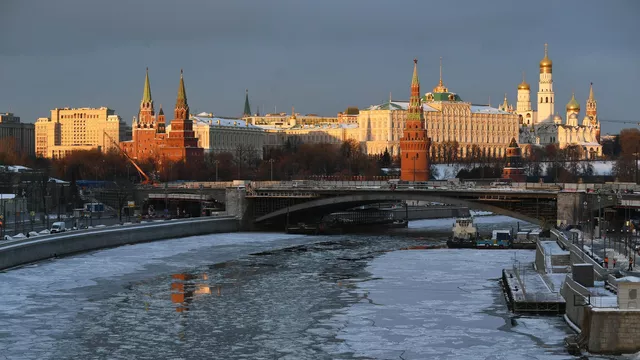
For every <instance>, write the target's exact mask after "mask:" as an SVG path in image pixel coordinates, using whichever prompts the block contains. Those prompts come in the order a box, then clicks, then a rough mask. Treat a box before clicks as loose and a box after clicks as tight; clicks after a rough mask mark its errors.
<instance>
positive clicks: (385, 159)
mask: <svg viewBox="0 0 640 360" xmlns="http://www.w3.org/2000/svg"><path fill="white" fill-rule="evenodd" d="M380 166H381V167H384V168H388V167H390V166H391V154H389V149H388V148H384V153H382V157H381V158H380Z"/></svg>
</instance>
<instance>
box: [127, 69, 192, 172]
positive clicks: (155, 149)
mask: <svg viewBox="0 0 640 360" xmlns="http://www.w3.org/2000/svg"><path fill="white" fill-rule="evenodd" d="M170 125H171V128H170V129H167V123H166V120H165V115H164V111H163V110H162V106H161V107H160V111H159V112H158V115H157V116H156V114H155V109H154V106H153V99H152V97H151V85H150V83H149V71H148V69H147V74H146V77H145V83H144V90H143V93H142V100H141V101H140V110H139V117H138V119H135V118H134V120H133V126H132V128H133V130H132V135H133V139H132V140H131V141H124V142H120V147H121V149H122V150H123V151H124V152H125V153H127V155H128V156H129V157H131V158H134V159H138V160H152V161H155V162H156V163H158V164H160V165H162V164H163V163H164V162H166V161H185V162H201V161H202V160H203V157H204V151H203V149H202V148H201V147H199V146H198V139H197V138H196V136H195V132H194V130H193V121H192V120H191V118H190V114H189V104H188V102H187V92H186V89H185V86H184V78H183V74H182V70H181V71H180V84H179V85H178V96H177V98H176V106H175V108H174V110H173V120H172V121H171V124H170Z"/></svg>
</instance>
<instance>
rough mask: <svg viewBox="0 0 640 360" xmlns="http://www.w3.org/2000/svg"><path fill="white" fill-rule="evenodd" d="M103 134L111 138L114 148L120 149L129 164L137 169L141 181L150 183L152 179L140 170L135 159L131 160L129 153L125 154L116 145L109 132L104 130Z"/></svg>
mask: <svg viewBox="0 0 640 360" xmlns="http://www.w3.org/2000/svg"><path fill="white" fill-rule="evenodd" d="M104 134H105V135H107V137H108V138H109V140H111V142H112V143H113V144H114V145H115V146H116V148H117V149H118V150H119V151H120V153H122V154H123V155H124V156H125V157H126V158H127V160H129V162H130V163H131V164H133V167H134V168H136V170H138V172H139V173H140V175H141V176H142V177H143V178H144V181H143V183H145V184H151V183H152V181H151V178H149V175H147V174H146V173H145V172H144V170H142V169H141V168H140V166H138V164H136V162H135V161H133V159H132V158H131V157H130V156H129V154H127V153H126V152H125V151H123V150H122V149H121V148H120V145H118V143H117V142H116V141H115V140H114V139H113V138H112V137H111V136H110V135H109V134H107V133H106V132H104Z"/></svg>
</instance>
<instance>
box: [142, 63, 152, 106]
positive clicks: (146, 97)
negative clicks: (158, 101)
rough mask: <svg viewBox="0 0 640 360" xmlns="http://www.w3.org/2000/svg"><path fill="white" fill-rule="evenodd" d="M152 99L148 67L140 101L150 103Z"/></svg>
mask: <svg viewBox="0 0 640 360" xmlns="http://www.w3.org/2000/svg"><path fill="white" fill-rule="evenodd" d="M152 101H153V100H152V99H151V85H150V84H149V68H147V73H146V75H145V77H144V91H143V93H142V102H143V103H150V102H152Z"/></svg>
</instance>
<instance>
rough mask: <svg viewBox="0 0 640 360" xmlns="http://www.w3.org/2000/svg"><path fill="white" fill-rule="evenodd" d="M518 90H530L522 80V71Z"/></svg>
mask: <svg viewBox="0 0 640 360" xmlns="http://www.w3.org/2000/svg"><path fill="white" fill-rule="evenodd" d="M518 90H531V87H530V86H529V84H527V82H526V81H525V80H524V71H523V72H522V82H521V83H520V85H518Z"/></svg>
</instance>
